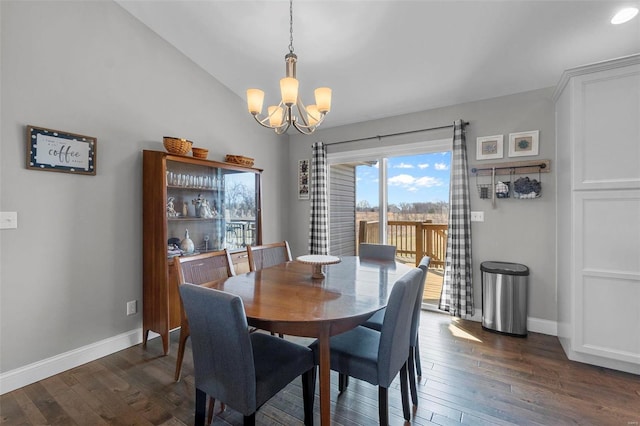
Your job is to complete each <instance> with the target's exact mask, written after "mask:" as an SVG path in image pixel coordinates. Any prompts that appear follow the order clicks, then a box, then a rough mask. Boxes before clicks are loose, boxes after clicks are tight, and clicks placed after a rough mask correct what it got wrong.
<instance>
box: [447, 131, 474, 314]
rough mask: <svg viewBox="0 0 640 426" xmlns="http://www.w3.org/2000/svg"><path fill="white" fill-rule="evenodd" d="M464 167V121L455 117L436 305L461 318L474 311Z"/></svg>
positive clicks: (469, 222)
mask: <svg viewBox="0 0 640 426" xmlns="http://www.w3.org/2000/svg"><path fill="white" fill-rule="evenodd" d="M467 169H468V168H467V149H466V145H465V137H464V125H463V122H462V120H456V121H455V123H454V126H453V151H452V156H451V184H450V185H451V189H450V201H449V232H448V236H447V255H446V260H445V269H444V283H443V285H442V293H441V294H440V303H439V305H438V307H439V308H440V309H442V310H443V311H447V312H449V313H450V314H451V315H453V316H456V317H460V318H468V317H471V316H472V315H473V282H472V280H471V279H472V265H471V206H470V204H469V176H468V172H467Z"/></svg>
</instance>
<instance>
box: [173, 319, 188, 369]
mask: <svg viewBox="0 0 640 426" xmlns="http://www.w3.org/2000/svg"><path fill="white" fill-rule="evenodd" d="M188 327H189V326H188V325H186V326H185V324H182V325H181V327H180V343H179V345H178V356H177V357H176V372H175V374H174V376H173V379H174V380H175V381H176V382H177V381H178V380H180V371H181V370H182V360H183V359H184V348H185V346H186V344H187V339H188V338H189V335H190V333H189V329H188Z"/></svg>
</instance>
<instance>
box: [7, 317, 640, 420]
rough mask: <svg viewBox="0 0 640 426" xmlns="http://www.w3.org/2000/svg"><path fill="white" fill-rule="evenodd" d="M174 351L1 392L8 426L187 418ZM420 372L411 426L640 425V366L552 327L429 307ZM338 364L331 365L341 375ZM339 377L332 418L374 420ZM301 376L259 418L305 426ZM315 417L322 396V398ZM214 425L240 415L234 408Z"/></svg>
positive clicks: (353, 384) (364, 401) (354, 388)
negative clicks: (569, 355) (548, 331)
mask: <svg viewBox="0 0 640 426" xmlns="http://www.w3.org/2000/svg"><path fill="white" fill-rule="evenodd" d="M173 334H174V335H172V344H171V351H172V352H171V355H169V356H166V357H165V356H161V355H160V354H161V343H160V341H159V339H154V340H152V341H150V343H149V344H148V347H147V349H146V350H145V349H144V348H142V346H135V347H132V348H129V349H126V350H124V351H121V352H118V353H116V354H113V355H109V356H107V357H104V358H102V359H100V360H97V361H94V362H91V363H88V364H86V365H83V366H80V367H77V368H74V369H72V370H69V371H67V372H64V373H62V374H58V375H56V376H54V377H51V378H48V379H46V380H42V381H40V382H37V383H34V384H32V385H29V386H26V387H24V388H22V389H18V390H16V391H14V392H11V393H7V394H5V395H3V396H2V397H0V423H1V424H6V425H44V424H51V425H73V424H77V425H100V424H113V425H183V424H186V425H190V424H193V406H194V401H193V395H194V390H193V375H192V374H193V364H192V361H191V354H190V349H187V354H186V356H185V365H184V367H183V379H182V381H180V382H178V383H176V382H174V381H173V371H174V370H173V369H174V363H175V352H176V349H177V337H178V336H177V334H176V333H175V332H174V333H173ZM420 343H421V358H422V368H423V376H422V379H421V381H420V384H419V387H418V392H419V394H420V403H419V406H418V407H417V408H414V411H413V414H412V420H411V423H412V424H417V425H427V424H438V425H459V424H467V425H511V424H515V425H525V424H526V425H529V424H541V425H564V424H574V425H622V426H630V425H632V426H637V425H638V424H639V423H640V376H635V375H632V374H626V373H621V372H617V371H613V370H608V369H604V368H599V367H593V366H589V365H585V364H580V363H576V362H571V361H568V360H567V359H566V357H565V355H564V353H563V351H562V349H561V347H560V344H559V342H558V340H557V339H556V338H555V337H551V336H546V335H542V334H536V333H530V334H529V337H528V338H526V339H522V338H514V337H506V336H501V335H498V334H494V333H490V332H486V331H484V330H482V328H481V327H480V324H479V323H475V322H469V321H461V320H454V319H451V318H450V317H449V316H446V315H441V314H436V313H429V312H425V313H423V317H422V324H421V329H420ZM332 374H333V373H332ZM336 383H337V376H335V375H332V390H331V399H332V408H331V414H332V421H333V423H334V424H338V425H371V424H375V423H377V390H376V388H375V387H374V386H371V385H369V384H368V383H364V382H359V381H358V380H351V381H350V384H349V388H348V389H347V391H346V392H344V393H343V394H342V395H340V396H338V390H337V385H336ZM394 386H395V387H396V389H393V390H390V392H389V399H390V401H389V404H390V423H391V424H392V425H394V424H403V423H404V421H403V419H402V408H401V404H400V398H399V390H398V389H397V381H396V382H395V383H394ZM301 406H302V392H301V389H300V383H299V382H298V381H296V382H294V383H292V384H291V385H289V386H288V387H287V388H286V389H285V390H283V391H282V392H281V393H279V394H278V395H277V396H276V397H274V398H273V399H272V400H271V401H270V402H269V403H267V404H266V405H265V406H264V407H262V408H261V410H260V411H259V412H258V415H257V423H258V424H260V425H291V424H301V419H302V408H301ZM315 410H316V423H317V424H319V414H318V410H319V404H318V400H317V399H316V406H315ZM214 424H216V425H228V424H232V425H240V424H242V417H241V416H240V415H239V414H238V413H236V412H234V411H233V410H232V409H229V408H228V409H227V410H226V411H225V412H223V413H221V414H220V415H219V416H217V417H216V419H215V421H214Z"/></svg>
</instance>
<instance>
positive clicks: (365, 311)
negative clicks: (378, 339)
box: [204, 256, 412, 425]
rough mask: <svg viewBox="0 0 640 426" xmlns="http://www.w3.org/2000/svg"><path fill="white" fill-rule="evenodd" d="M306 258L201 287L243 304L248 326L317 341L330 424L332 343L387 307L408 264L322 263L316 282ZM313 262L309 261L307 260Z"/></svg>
mask: <svg viewBox="0 0 640 426" xmlns="http://www.w3.org/2000/svg"><path fill="white" fill-rule="evenodd" d="M309 259H310V257H309V256H304V257H303V258H301V261H297V260H292V261H289V262H286V263H282V264H278V265H275V266H271V267H268V268H264V269H261V270H257V271H252V272H248V273H246V274H241V275H236V276H232V277H228V278H224V279H221V280H217V281H212V282H209V283H206V284H204V285H205V286H207V287H211V288H215V289H218V290H221V291H225V292H228V293H233V294H235V295H238V296H240V298H241V299H242V302H243V305H244V309H245V313H246V315H247V322H248V324H249V325H250V326H252V327H257V328H260V329H263V330H267V331H271V332H273V333H279V334H284V335H290V336H301V337H312V338H316V339H318V351H319V366H318V368H319V373H318V376H319V382H320V385H319V391H320V421H321V424H322V425H329V424H330V423H331V405H330V386H331V376H330V372H331V362H330V350H331V348H330V338H331V336H334V335H336V334H340V333H344V332H345V331H348V330H350V329H352V328H355V327H357V326H358V325H360V324H362V323H364V322H365V321H366V320H367V319H368V318H369V317H370V316H371V315H373V314H374V313H375V312H377V311H378V310H380V309H382V308H384V307H385V306H386V305H387V300H388V298H389V294H390V293H391V289H392V288H393V285H394V284H395V282H396V281H397V280H398V279H399V278H400V277H402V276H403V275H404V274H406V273H407V272H409V270H411V268H412V266H411V265H405V264H403V263H399V262H394V261H380V260H373V259H361V258H359V257H357V256H342V257H339V258H337V259H338V260H337V261H333V262H328V261H326V257H324V258H321V259H322V260H323V261H322V262H320V263H322V265H321V267H322V272H323V274H322V278H318V277H315V278H314V276H315V274H314V268H316V266H314V265H312V264H310V263H313V262H310V260H309ZM311 259H313V257H311Z"/></svg>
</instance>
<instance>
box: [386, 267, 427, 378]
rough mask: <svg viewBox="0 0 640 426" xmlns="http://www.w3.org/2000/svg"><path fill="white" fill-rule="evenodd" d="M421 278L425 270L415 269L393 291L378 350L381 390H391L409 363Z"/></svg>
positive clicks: (398, 282) (397, 283) (403, 277)
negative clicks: (408, 355) (402, 369)
mask: <svg viewBox="0 0 640 426" xmlns="http://www.w3.org/2000/svg"><path fill="white" fill-rule="evenodd" d="M422 278H423V273H422V270H421V269H419V268H413V269H412V270H411V271H409V272H407V273H406V274H405V275H404V276H402V277H401V278H400V279H398V281H396V283H395V284H394V286H393V289H392V290H391V295H390V296H389V302H388V303H387V308H386V312H385V314H384V321H383V323H382V330H381V332H380V346H379V347H378V384H379V385H380V386H383V387H387V388H388V387H389V385H391V382H392V381H393V378H394V377H395V376H396V375H397V374H398V371H399V370H400V368H402V365H403V364H404V363H405V362H406V361H407V354H408V353H409V343H410V340H409V339H410V337H411V320H412V318H413V308H414V306H415V301H416V297H417V296H418V289H419V287H420V281H421V280H422Z"/></svg>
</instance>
